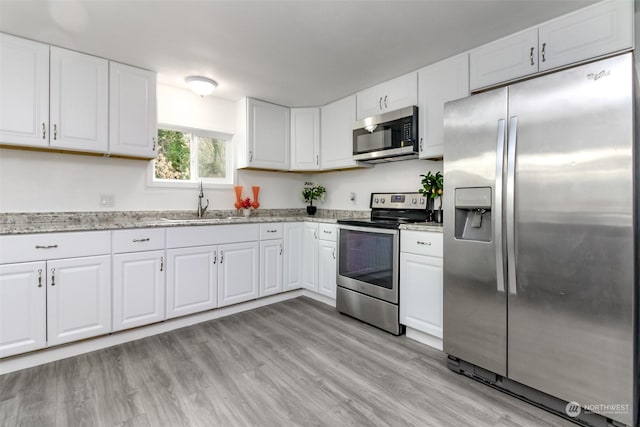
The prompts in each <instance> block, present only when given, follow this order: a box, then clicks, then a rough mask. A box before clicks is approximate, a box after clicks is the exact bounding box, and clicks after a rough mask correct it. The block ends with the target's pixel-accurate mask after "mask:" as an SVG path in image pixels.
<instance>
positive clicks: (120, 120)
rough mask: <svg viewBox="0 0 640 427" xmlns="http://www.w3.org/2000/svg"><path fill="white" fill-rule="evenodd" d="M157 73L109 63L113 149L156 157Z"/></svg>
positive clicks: (116, 151) (124, 153) (125, 153)
mask: <svg viewBox="0 0 640 427" xmlns="http://www.w3.org/2000/svg"><path fill="white" fill-rule="evenodd" d="M157 134H158V118H157V113H156V74H155V73H154V72H151V71H147V70H141V69H140V68H135V67H130V66H128V65H123V64H118V63H116V62H110V63H109V152H110V153H111V154H122V155H128V156H135V157H144V158H154V157H156V148H157V147H156V145H157V142H156V139H157Z"/></svg>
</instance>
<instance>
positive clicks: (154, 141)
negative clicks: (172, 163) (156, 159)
mask: <svg viewBox="0 0 640 427" xmlns="http://www.w3.org/2000/svg"><path fill="white" fill-rule="evenodd" d="M151 140H152V141H153V148H152V150H153V151H156V139H155V138H151Z"/></svg>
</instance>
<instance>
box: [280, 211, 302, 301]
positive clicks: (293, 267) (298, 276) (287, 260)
mask: <svg viewBox="0 0 640 427" xmlns="http://www.w3.org/2000/svg"><path fill="white" fill-rule="evenodd" d="M302 227H303V225H302V223H299V222H297V223H286V224H284V250H283V252H284V265H283V268H284V290H285V291H290V290H292V289H300V288H301V287H302V268H303V266H302V265H301V261H302V259H303V258H304V257H303V254H302V229H303V228H302Z"/></svg>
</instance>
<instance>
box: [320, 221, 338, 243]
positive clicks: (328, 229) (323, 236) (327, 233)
mask: <svg viewBox="0 0 640 427" xmlns="http://www.w3.org/2000/svg"><path fill="white" fill-rule="evenodd" d="M318 231H319V233H318V234H319V239H320V240H329V241H331V242H335V241H336V235H337V234H338V228H337V227H336V225H335V224H319V227H318Z"/></svg>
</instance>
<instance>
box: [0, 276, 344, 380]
mask: <svg viewBox="0 0 640 427" xmlns="http://www.w3.org/2000/svg"><path fill="white" fill-rule="evenodd" d="M303 295H304V296H307V297H309V298H312V299H314V300H317V301H320V302H323V303H325V304H329V305H333V306H334V307H335V300H333V304H331V301H332V300H331V298H327V297H325V296H323V295H318V294H316V293H314V292H309V291H306V290H302V289H298V290H294V291H289V292H285V293H281V294H277V295H272V296H268V297H264V298H260V299H255V300H252V301H247V302H243V303H239V304H235V305H231V306H228V307H222V308H216V309H213V310H209V311H204V312H202V313H195V314H192V315H189V316H184V317H178V318H176V319H169V320H165V321H162V322H159V323H154V324H152V325H147V326H141V327H139V328H135V329H129V330H126V331H119V332H114V333H111V334H109V335H103V336H100V337H95V338H90V339H86V340H82V341H77V342H73V343H69V344H64V345H60V346H56V347H51V348H46V349H42V350H37V351H34V352H31V353H26V354H21V355H16V356H11V357H8V358H6V359H3V360H0V375H3V374H8V373H10V372H15V371H19V370H22V369H26V368H32V367H34V366H38V365H43V364H45V363H49V362H55V361H56V360H61V359H66V358H68V357H73V356H77V355H80V354H83V353H89V352H91V351H95V350H101V349H103V348H107V347H112V346H114V345H118V344H123V343H126V342H129V341H135V340H139V339H141V338H146V337H150V336H153V335H157V334H161V333H164V332H169V331H173V330H175V329H180V328H184V327H186V326H191V325H195V324H197V323H202V322H207V321H209V320H213V319H219V318H221V317H225V316H230V315H232V314H236V313H241V312H243V311H247V310H252V309H254V308H258V307H264V306H265V305H270V304H275V303H277V302H281V301H286V300H289V299H293V298H297V297H300V296H303Z"/></svg>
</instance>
